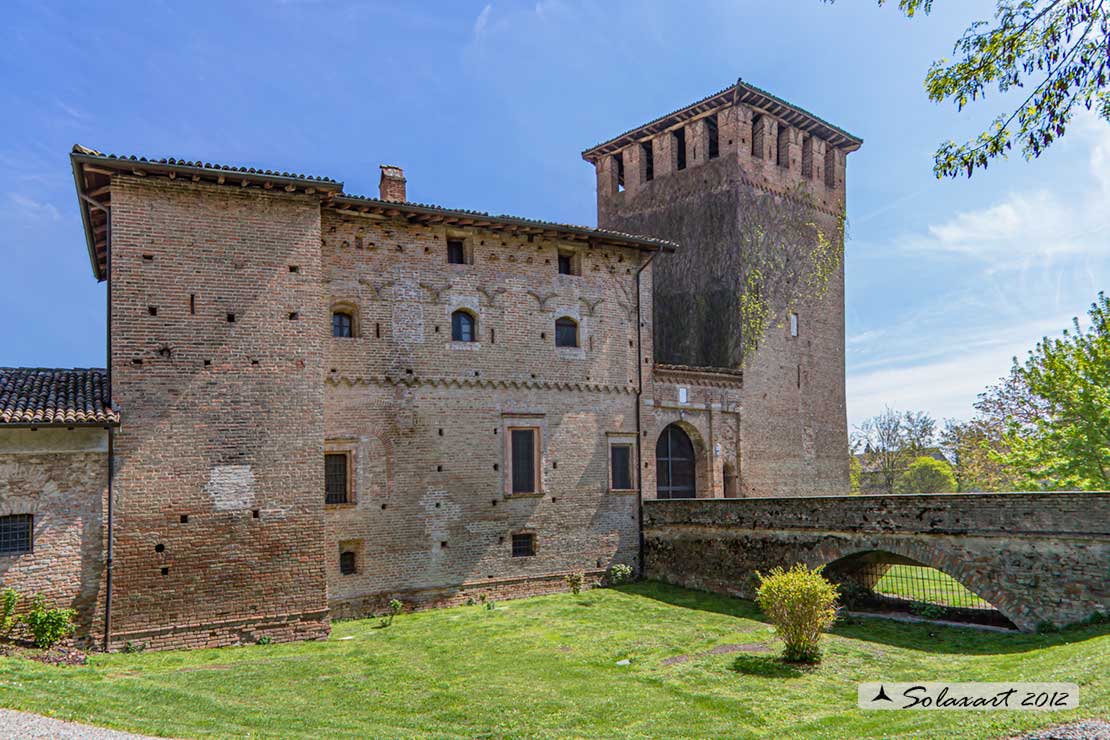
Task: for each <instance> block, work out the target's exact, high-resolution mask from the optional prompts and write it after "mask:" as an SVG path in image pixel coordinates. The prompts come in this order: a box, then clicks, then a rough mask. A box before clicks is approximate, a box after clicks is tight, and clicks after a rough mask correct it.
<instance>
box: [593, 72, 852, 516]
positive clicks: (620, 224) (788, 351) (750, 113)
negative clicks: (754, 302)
mask: <svg viewBox="0 0 1110 740" xmlns="http://www.w3.org/2000/svg"><path fill="white" fill-rule="evenodd" d="M861 144H862V141H861V140H860V139H858V138H856V137H854V136H852V135H851V134H848V133H847V132H845V131H843V130H841V129H839V128H837V127H835V126H833V125H831V124H829V123H826V122H825V121H822V120H821V119H819V118H817V117H815V116H813V115H812V114H810V113H808V112H806V111H804V110H802V109H800V108H797V107H795V106H792V105H790V104H789V103H786V102H784V101H782V100H780V99H778V98H776V97H774V96H773V95H771V94H769V93H767V92H764V91H762V90H760V89H758V88H755V87H753V86H751V85H748V84H746V83H744V82H742V81H737V83H736V84H735V85H732V86H730V87H728V88H726V89H724V90H722V91H720V92H718V93H716V94H714V95H710V96H709V97H707V98H704V99H702V100H700V101H698V102H696V103H694V104H692V105H689V106H686V107H684V108H682V109H680V110H677V111H675V112H673V113H669V114H667V115H665V116H663V117H661V118H658V119H656V120H654V121H651V122H650V123H647V124H645V125H642V126H639V127H637V128H634V129H632V130H630V131H627V132H625V133H623V134H621V135H620V136H617V137H615V138H613V139H610V140H609V141H606V142H604V143H602V144H598V145H597V146H595V147H592V148H590V149H588V150H586V151H585V152H583V153H582V156H583V158H584V159H585V160H587V161H588V162H590V163H591V164H593V165H594V166H595V168H596V171H597V211H598V226H599V227H602V228H607V229H613V230H617V231H622V232H627V233H632V234H643V235H648V236H654V237H660V238H665V239H669V240H672V241H675V242H678V243H679V244H680V245H681V249H680V250H679V251H678V252H677V253H675V254H668V255H661V256H660V258H659V259H658V260H657V261H656V263H655V267H654V270H655V278H654V279H655V283H654V326H655V360H656V362H657V363H662V364H667V365H684V366H692V367H703V368H732V369H736V368H740V367H741V366H743V370H744V380H743V393H742V397H743V407H742V414H741V419H742V421H741V433H740V435H739V436H740V442H739V447H740V449H738V450H736V456H737V459H738V460H739V462H740V468H741V469H740V491H741V493H742V495H746V496H772V495H813V494H819V493H846V492H847V490H848V454H847V422H846V415H845V402H844V272H843V263H842V262H841V264H840V265H839V266H838V268H837V269H836V270H835V271H834V273H833V275H832V276H831V278H830V280H829V284H828V287H827V291H826V292H825V294H824V295H823V296H821V297H819V298H810V299H805V298H802V299H801V300H800V301H799V302H798V303H797V304H796V305H794V306H792V307H791V308H790V310H789V311H787V310H786V308H785V306H775V305H772V309H776V310H778V314H777V315H776V317H775V321H774V322H773V324H772V325H771V326H769V327H768V329H767V332H766V334H765V336H763V337H761V338H758V342H757V343H756V344H757V345H758V349H755V350H753V351H752V352H751V353H750V354H749V356H748V357H747V358H746V359H745V358H744V353H743V347H744V342H745V341H748V342H751V341H752V339H753V338H751V337H743V336H742V331H741V327H742V324H741V319H740V304H739V300H740V295H741V293H742V282H743V280H742V277H741V274H742V267H743V265H744V264H745V262H746V261H749V260H752V259H753V258H754V256H753V253H752V250H754V249H759V248H761V246H760V245H766V244H768V243H770V244H774V243H775V236H776V231H778V232H779V234H780V236H781V228H782V227H781V223H780V221H781V220H782V213H783V212H784V210H790V209H794V211H796V212H798V213H800V214H801V215H802V216H804V219H805V221H806V222H807V223H812V224H816V227H817V228H818V229H819V230H820V231H821V233H823V234H825V235H829V236H831V237H832V238H833V240H834V242H835V244H836V246H837V247H842V232H841V229H840V228H839V224H840V215H841V214H842V213H843V212H844V205H845V163H846V156H847V154H849V153H850V152H853V151H855V150H856V149H858V148H859V147H860V145H861ZM753 234H754V235H756V236H757V237H758V238H753ZM767 234H769V235H770V236H771V238H770V239H764V238H762V237H764V236H765V235H767ZM778 243H780V244H781V243H782V242H781V241H779V242H778ZM815 246H816V242H815ZM779 288H780V289H784V291H782V292H786V293H788V294H789V293H791V292H792V291H793V290H794V286H791V285H784V286H779Z"/></svg>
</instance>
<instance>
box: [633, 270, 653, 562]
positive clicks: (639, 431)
mask: <svg viewBox="0 0 1110 740" xmlns="http://www.w3.org/2000/svg"><path fill="white" fill-rule="evenodd" d="M657 254H658V252H652V253H651V254H650V255H649V256H648V258H647V261H645V262H644V264H642V265H640V269H638V270H636V484H637V488H639V491H640V492H639V495H638V496H637V497H636V508H637V517H638V520H639V521H638V524H637V527H638V528H639V534H640V543H639V556H638V558H637V561H638V562H639V566H640V567H639V571H640V575H641V576H642V575H643V574H644V456H643V449H642V448H643V446H644V444H643V443H644V432H643V424H642V422H641V419H640V409H641V407H642V406H643V396H644V354H643V353H644V350H643V316H642V310H641V308H640V276H641V273H643V271H644V270H645V269H646V268H647V266H648V265H650V264H651V263H652V261H654V260H655V255H657Z"/></svg>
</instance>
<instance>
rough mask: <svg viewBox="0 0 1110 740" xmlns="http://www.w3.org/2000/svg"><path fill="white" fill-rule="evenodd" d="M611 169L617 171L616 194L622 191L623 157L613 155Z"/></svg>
mask: <svg viewBox="0 0 1110 740" xmlns="http://www.w3.org/2000/svg"><path fill="white" fill-rule="evenodd" d="M613 167H615V168H616V170H617V192H618V193H619V192H621V191H623V190H624V157H623V156H622V155H620V154H614V155H613Z"/></svg>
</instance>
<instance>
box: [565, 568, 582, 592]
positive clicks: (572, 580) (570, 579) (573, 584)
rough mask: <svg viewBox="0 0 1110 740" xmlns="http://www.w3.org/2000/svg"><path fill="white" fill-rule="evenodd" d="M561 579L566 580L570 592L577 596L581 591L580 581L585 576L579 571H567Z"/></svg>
mask: <svg viewBox="0 0 1110 740" xmlns="http://www.w3.org/2000/svg"><path fill="white" fill-rule="evenodd" d="M563 580H564V581H566V582H567V586H568V587H569V588H570V592H571V593H572V594H574V595H575V596H577V595H578V594H580V593H582V582H583V581H584V580H585V577H584V576H583V575H582V574H581V573H567V575H566V577H565V578H563Z"/></svg>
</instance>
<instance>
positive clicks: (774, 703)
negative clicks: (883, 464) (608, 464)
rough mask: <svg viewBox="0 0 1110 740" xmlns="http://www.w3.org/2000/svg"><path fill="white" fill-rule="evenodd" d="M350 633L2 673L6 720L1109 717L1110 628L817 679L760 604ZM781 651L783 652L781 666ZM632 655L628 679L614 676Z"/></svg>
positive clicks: (831, 672)
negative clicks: (936, 701) (1032, 686)
mask: <svg viewBox="0 0 1110 740" xmlns="http://www.w3.org/2000/svg"><path fill="white" fill-rule="evenodd" d="M376 626H377V622H376V621H375V620H363V621H355V622H342V623H338V624H336V625H335V626H334V629H333V632H332V636H331V639H329V640H327V641H326V642H316V643H299V644H284V645H265V646H252V647H243V648H224V649H220V650H198V651H192V652H166V653H145V654H132V655H123V654H114V655H97V656H94V657H93V658H92V660H91V661H90V664H89V665H87V666H82V667H69V668H60V667H50V666H45V665H42V664H40V663H37V662H33V661H28V660H22V659H12V658H0V706H4V707H8V708H12V709H23V710H28V711H32V712H39V713H42V714H49V715H52V716H56V717H60V718H64V719H71V720H78V721H82V722H90V723H94V724H99V725H106V726H111V727H115V728H119V729H126V730H132V731H136V732H143V733H148V734H156V735H168V736H173V737H195V736H240V737H244V736H251V737H259V736H266V737H304V738H321V737H382V736H411V735H434V736H477V735H484V736H508V735H512V736H523V735H528V736H568V735H569V736H590V737H596V736H610V737H613V736H619V737H638V736H655V737H679V736H726V735H727V736H732V737H736V736H751V737H769V738H786V737H836V738H842V737H910V736H913V737H941V736H945V737H950V736H959V737H996V736H1005V735H1008V734H1012V733H1014V732H1016V731H1019V730H1024V729H1029V728H1033V727H1041V726H1046V725H1049V724H1056V723H1060V722H1066V721H1071V720H1075V719H1078V718H1088V717H1107V716H1108V714H1110V671H1108V670H1107V668H1108V666H1110V630H1108V629H1107V628H1106V627H1105V626H1103V627H1101V628H1099V627H1088V628H1082V629H1075V630H1069V631H1067V632H1063V633H1060V634H1055V635H1023V634H999V633H992V632H982V631H976V630H970V629H959V628H948V627H939V626H936V625H930V624H902V623H895V622H889V621H884V620H877V619H861V620H856V621H854V622H852V623H850V624H845V625H841V626H838V627H837V628H836V629H835V631H834V634H832V635H831V636H830V637H829V639H828V641H827V643H826V657H825V662H824V663H822V664H821V665H820V666H819V667H817V668H813V669H802V668H796V667H793V666H788V665H785V664H783V663H781V662H779V661H778V660H777V654H778V651H779V646H778V645H777V644H776V642H775V640H774V637H773V634H772V631H771V629H770V627H769V626H768V625H767V624H765V623H764V622H763V621H761V619H760V616H759V614H758V612H757V611H756V609H755V607H754V606H753V605H752V604H751V603H750V602H746V601H740V600H736V599H729V598H725V597H721V596H715V595H711V594H705V593H700V592H695V591H686V590H683V589H679V588H673V587H669V586H664V585H660V584H656V583H641V584H636V585H633V586H627V587H622V588H620V589H602V590H595V591H590V592H586V593H583V594H582V595H581V596H573V595H571V594H559V595H554V596H545V597H539V598H534V599H527V600H522V601H511V602H502V603H499V604H497V608H496V609H495V610H492V611H489V610H486V609H484V608H482V607H481V606H474V607H460V608H455V609H443V610H438V611H427V612H420V613H417V614H403V615H401V616H399V617H397V619H396V621H395V622H394V623H393V626H392V627H389V628H388V629H376ZM768 650H770V651H772V652H767V651H768ZM625 659H627V660H630V661H631V663H630V664H629V665H618V664H617V663H618V661H621V660H625ZM873 680H892V681H894V680H897V681H910V680H923V681H929V680H953V681H956V680H959V681H1071V682H1075V683H1078V684H1079V685H1080V687H1081V689H1080V709H1079V710H1077V711H1073V712H1066V713H1051V714H1050V713H1043V714H1042V713H1034V712H970V711H969V712H960V711H930V712H899V713H895V712H862V711H859V710H857V709H856V708H855V703H856V684H857V682H861V681H873Z"/></svg>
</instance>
